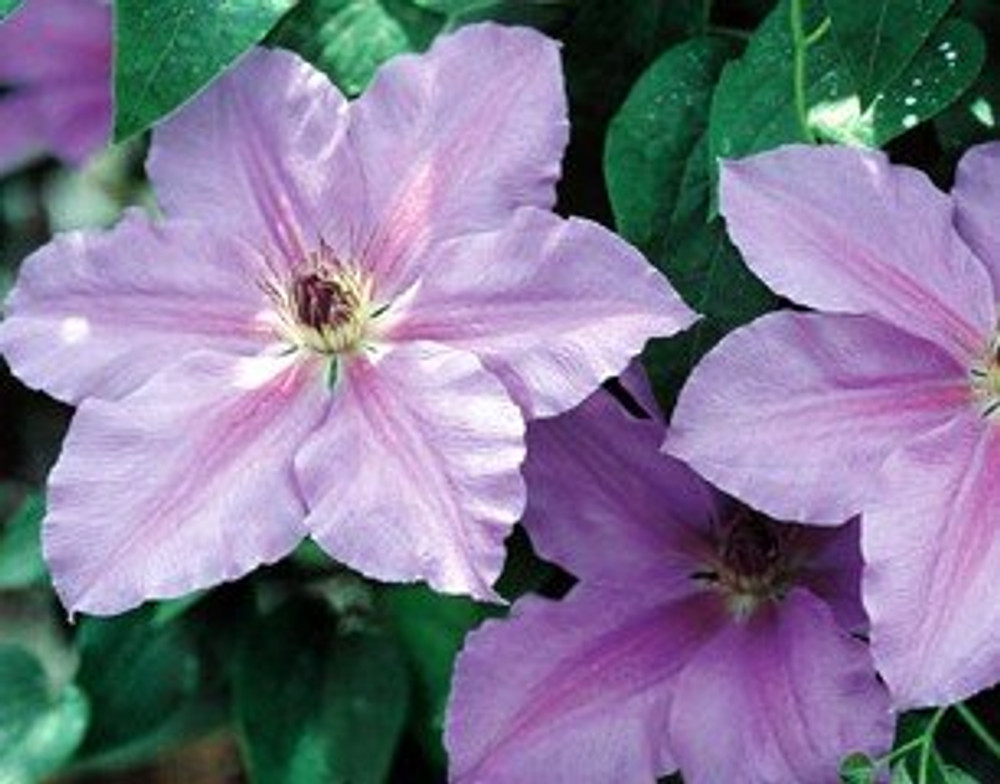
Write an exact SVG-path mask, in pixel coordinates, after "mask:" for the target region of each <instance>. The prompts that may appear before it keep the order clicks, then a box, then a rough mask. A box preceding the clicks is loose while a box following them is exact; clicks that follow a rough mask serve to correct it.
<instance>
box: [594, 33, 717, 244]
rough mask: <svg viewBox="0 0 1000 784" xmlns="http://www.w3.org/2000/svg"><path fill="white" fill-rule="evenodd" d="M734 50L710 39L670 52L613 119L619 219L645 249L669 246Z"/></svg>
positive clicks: (611, 171) (611, 183)
mask: <svg viewBox="0 0 1000 784" xmlns="http://www.w3.org/2000/svg"><path fill="white" fill-rule="evenodd" d="M732 54H733V47H732V45H730V44H729V43H727V42H725V41H722V40H718V39H712V38H701V39H693V40H691V41H688V42H686V43H683V44H681V45H679V46H676V47H674V48H672V49H670V50H668V51H667V52H666V53H665V54H664V55H663V56H661V57H660V58H659V59H658V60H657V61H656V62H654V63H653V65H652V66H651V67H650V68H649V69H648V70H647V71H646V72H645V73H644V74H643V75H642V77H641V78H640V79H639V80H638V81H637V82H636V83H635V85H634V86H633V88H632V91H631V93H630V94H629V96H628V98H627V99H626V101H625V103H624V104H623V105H622V108H621V109H620V110H619V112H618V114H617V115H616V116H615V118H614V119H613V120H612V122H611V125H610V127H609V129H608V138H607V144H606V146H605V152H604V174H605V178H606V180H607V186H608V192H609V194H610V197H611V207H612V210H613V211H614V216H615V222H616V225H617V226H618V229H619V231H620V232H621V233H622V234H623V235H625V237H627V238H628V239H629V240H631V241H632V242H634V243H635V244H637V245H639V246H640V247H642V248H644V249H646V250H647V251H652V250H655V249H656V248H657V247H659V246H662V245H664V244H667V245H669V244H670V239H671V238H670V235H671V233H672V232H671V229H672V228H676V227H674V226H672V222H673V216H674V212H675V210H676V209H677V206H678V203H679V202H680V201H681V198H682V188H683V186H684V184H685V173H686V171H687V169H688V166H689V163H690V160H691V157H692V155H693V154H694V152H695V150H696V148H697V147H698V145H699V144H700V143H701V140H702V137H703V136H704V134H705V130H706V128H707V124H708V111H709V106H710V105H711V99H712V91H713V89H714V88H715V82H716V80H717V79H718V77H719V73H720V72H721V70H722V67H723V66H724V65H725V63H726V62H727V61H728V59H729V58H730V57H731V56H732ZM703 217H705V218H707V215H705V216H703ZM665 235H666V236H665Z"/></svg>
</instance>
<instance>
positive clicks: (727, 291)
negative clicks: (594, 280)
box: [604, 39, 776, 405]
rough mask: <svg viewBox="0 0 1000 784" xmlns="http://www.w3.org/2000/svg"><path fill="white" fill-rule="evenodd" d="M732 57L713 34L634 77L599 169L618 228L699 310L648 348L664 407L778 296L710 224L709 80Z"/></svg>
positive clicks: (715, 224) (676, 50) (717, 223)
mask: <svg viewBox="0 0 1000 784" xmlns="http://www.w3.org/2000/svg"><path fill="white" fill-rule="evenodd" d="M731 53H732V49H731V47H730V46H729V45H728V44H726V43H723V42H720V41H717V40H714V39H695V40H692V41H689V42H687V43H684V44H681V45H680V46H677V47H674V48H673V49H670V50H669V51H667V52H666V54H664V55H663V56H662V57H660V59H659V60H657V61H656V62H655V63H654V64H653V66H652V67H650V68H649V70H647V71H646V73H645V74H643V76H642V78H641V79H640V80H639V81H638V82H637V83H636V85H635V87H634V88H633V89H632V92H631V93H630V94H629V97H628V99H627V100H626V102H625V104H624V105H623V106H622V109H621V111H620V112H619V113H618V115H617V116H616V117H615V119H614V121H613V122H612V124H611V129H610V131H609V134H608V142H607V147H606V153H605V166H604V168H605V176H606V178H607V182H608V190H609V193H610V195H611V203H612V207H613V209H614V213H615V219H616V222H617V224H618V227H619V230H620V231H621V232H622V234H624V236H625V237H626V238H627V239H629V240H631V241H632V242H634V243H636V244H637V245H638V246H639V247H640V248H642V249H643V250H644V251H646V253H647V255H649V257H650V258H651V259H652V260H653V262H654V263H655V264H656V265H657V267H659V268H660V269H661V270H662V271H663V272H664V274H666V276H667V277H668V278H669V279H670V281H671V282H672V283H673V285H674V286H675V287H676V288H677V290H678V291H679V292H680V293H681V295H682V296H683V297H685V299H686V300H687V301H688V303H689V304H690V305H691V306H692V307H693V308H694V309H695V310H696V311H698V312H699V313H702V314H704V316H705V318H704V319H702V320H701V321H700V322H699V323H698V324H696V325H695V326H694V327H693V328H692V329H690V330H689V331H688V332H686V333H685V334H684V335H682V336H680V337H678V338H672V339H671V340H669V341H665V342H656V343H654V344H652V345H651V347H650V350H649V352H648V353H647V356H646V359H647V365H648V366H649V369H650V374H651V377H652V380H653V383H654V387H655V388H656V389H657V392H658V394H659V395H660V397H661V399H662V400H663V401H664V402H665V403H667V404H668V405H669V403H670V399H671V397H672V396H673V395H674V394H675V393H676V391H677V389H678V388H679V386H680V384H681V383H682V382H683V381H684V378H685V377H686V376H687V373H688V371H689V370H690V368H691V367H692V366H693V364H694V363H695V362H697V360H698V359H699V358H700V357H701V355H702V354H703V353H704V352H705V351H707V350H708V349H709V348H710V347H711V346H712V345H713V344H714V343H715V341H716V340H718V339H719V338H720V337H721V336H722V335H723V334H725V332H727V331H728V330H730V329H732V328H734V327H735V326H738V325H739V324H742V323H744V322H746V321H748V320H750V319H752V318H754V317H755V316H757V315H760V314H761V313H763V312H765V311H766V310H768V309H770V308H772V307H774V305H775V302H776V300H775V298H774V296H773V295H772V294H771V293H770V292H769V291H768V290H767V289H766V288H765V287H764V286H763V284H761V283H760V282H759V281H758V280H757V279H756V278H755V277H754V276H753V275H752V274H751V273H750V272H749V270H747V268H746V266H745V265H744V264H743V262H742V261H741V260H740V257H739V254H738V253H737V252H736V250H735V249H734V248H733V246H732V244H731V243H730V242H729V240H728V239H727V237H726V234H725V230H724V227H723V226H722V224H721V221H719V220H713V221H711V222H709V220H708V215H709V194H710V183H709V176H708V173H709V161H708V141H707V136H706V128H707V125H708V118H709V109H710V105H711V100H712V90H713V87H714V84H715V80H716V78H717V77H718V74H719V72H720V71H721V70H722V69H723V67H724V65H725V63H726V62H727V60H728V57H729V56H730V55H731Z"/></svg>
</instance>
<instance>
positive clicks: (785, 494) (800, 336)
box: [664, 312, 971, 525]
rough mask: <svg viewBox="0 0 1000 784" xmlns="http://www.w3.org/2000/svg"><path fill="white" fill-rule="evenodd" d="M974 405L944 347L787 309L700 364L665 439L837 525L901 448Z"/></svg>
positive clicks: (788, 508)
mask: <svg viewBox="0 0 1000 784" xmlns="http://www.w3.org/2000/svg"><path fill="white" fill-rule="evenodd" d="M966 406H971V392H970V389H969V385H968V380H967V377H966V375H965V370H964V369H963V368H961V367H960V366H959V365H958V364H957V363H955V362H954V361H953V360H952V359H951V358H950V357H949V356H948V355H947V354H945V353H944V352H943V351H941V350H940V349H938V348H937V347H936V346H934V345H932V344H930V343H927V342H925V341H922V340H918V339H917V338H913V337H910V336H909V335H907V334H906V333H905V332H901V331H900V330H898V329H895V328H893V327H890V326H888V325H886V324H883V323H881V322H879V321H876V320H874V319H869V318H866V317H864V316H834V315H823V314H803V313H791V312H781V313H774V314H770V315H767V316H763V317H762V318H760V319H758V320H757V321H755V322H753V323H752V324H750V325H749V326H746V327H743V328H741V329H739V330H737V331H736V332H734V333H731V334H730V335H728V336H727V337H726V338H724V339H723V340H722V342H721V343H720V344H719V345H718V346H716V348H715V349H714V350H713V351H712V352H710V353H709V354H708V355H707V356H706V357H705V358H704V359H703V360H702V361H701V362H700V363H699V365H698V366H697V367H696V368H695V370H694V372H693V373H692V374H691V377H690V378H689V379H688V381H687V383H686V385H685V387H684V389H683V390H682V391H681V395H680V398H679V400H678V403H677V407H676V409H675V410H674V415H673V421H672V423H671V428H670V430H669V431H668V435H667V440H666V444H665V447H664V448H665V449H666V450H667V451H668V452H670V453H671V454H673V455H675V456H676V457H678V458H680V459H681V460H684V461H685V462H687V463H689V464H690V465H691V466H692V467H693V468H694V469H695V470H696V471H698V472H699V473H700V474H702V475H703V476H705V477H706V478H707V479H709V480H710V481H712V482H713V483H714V484H716V485H718V486H719V487H720V488H722V489H723V490H725V491H726V492H728V493H731V494H732V495H735V496H736V497H738V498H740V499H742V500H743V501H745V502H747V503H749V504H750V505H751V506H754V507H757V508H758V509H761V510H762V511H765V512H767V513H768V514H770V515H772V516H774V517H777V518H780V519H783V520H790V521H802V522H810V523H821V524H834V525H836V524H840V523H842V522H844V521H845V520H847V519H848V518H849V517H851V516H853V515H854V514H856V513H857V512H858V511H860V509H861V508H862V506H863V503H864V502H865V501H866V500H867V499H868V498H870V497H871V494H872V489H873V488H872V483H873V481H874V479H875V475H876V472H877V469H878V467H879V465H880V464H881V462H882V461H883V460H884V459H885V457H886V455H888V454H889V452H890V451H891V450H892V449H893V448H894V447H896V446H897V445H899V444H900V443H902V442H903V441H905V440H906V439H908V438H912V437H914V436H916V435H918V434H920V433H922V432H924V431H926V430H928V429H931V428H933V427H935V426H937V425H938V424H940V423H942V422H944V421H946V420H947V419H948V418H949V417H951V416H953V415H954V413H955V412H956V411H958V410H961V409H962V408H964V407H966Z"/></svg>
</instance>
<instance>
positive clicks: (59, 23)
mask: <svg viewBox="0 0 1000 784" xmlns="http://www.w3.org/2000/svg"><path fill="white" fill-rule="evenodd" d="M101 73H103V74H104V80H105V83H106V87H107V90H108V94H109V96H110V92H111V8H110V6H109V5H108V4H105V3H103V2H101V1H100V0H27V2H25V3H24V4H23V5H22V6H21V7H20V8H19V9H18V10H17V11H16V12H15V13H14V14H13V15H12V16H10V18H8V19H5V20H4V22H3V24H2V25H0V82H3V83H6V84H10V85H15V86H16V85H24V84H34V83H51V84H54V83H58V82H61V81H65V80H67V79H68V80H71V81H72V80H77V79H80V78H81V77H87V78H89V77H92V76H94V75H95V74H101Z"/></svg>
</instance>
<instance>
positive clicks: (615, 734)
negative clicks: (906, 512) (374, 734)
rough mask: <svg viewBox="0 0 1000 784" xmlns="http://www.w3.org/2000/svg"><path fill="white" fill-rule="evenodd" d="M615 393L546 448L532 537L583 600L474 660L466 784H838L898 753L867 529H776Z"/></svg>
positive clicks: (534, 441) (498, 630)
mask: <svg viewBox="0 0 1000 784" xmlns="http://www.w3.org/2000/svg"><path fill="white" fill-rule="evenodd" d="M662 438H663V427H662V425H660V424H658V423H656V422H654V421H652V420H637V419H633V418H631V417H630V416H629V415H627V414H625V413H624V412H623V411H622V409H621V408H620V407H619V406H618V405H617V404H616V403H615V402H614V401H613V400H612V398H611V397H610V396H609V395H607V394H606V393H603V392H598V393H597V394H595V395H593V396H592V397H591V398H590V399H589V400H588V401H587V402H586V403H585V404H583V405H582V406H581V407H579V408H578V409H576V410H574V411H571V412H570V413H568V414H565V415H563V416H562V417H559V418H558V419H554V420H547V421H543V422H537V423H532V424H531V426H530V427H529V430H528V442H529V450H528V460H527V463H526V466H525V476H526V478H527V482H528V491H529V496H528V499H529V500H528V510H527V513H526V515H525V526H526V527H527V529H528V531H529V532H530V534H531V537H532V541H533V542H534V543H535V545H536V547H537V549H538V550H539V552H540V553H541V554H542V555H543V556H544V557H546V558H548V559H550V560H552V561H554V562H556V563H559V564H562V565H564V566H566V567H567V568H568V569H570V570H572V572H573V573H574V574H575V575H576V576H577V577H579V579H580V582H579V583H578V585H577V586H576V587H574V588H573V590H572V591H571V592H570V593H569V594H568V596H567V597H566V598H564V599H563V600H562V601H559V602H553V601H549V600H545V599H541V598H537V597H529V598H525V599H521V600H520V601H518V602H517V603H516V604H515V605H514V608H513V613H512V617H511V618H510V619H509V620H503V621H490V622H487V623H486V624H485V625H484V626H482V627H481V628H480V629H478V630H477V631H475V632H473V633H472V634H471V635H470V637H469V638H468V639H467V641H466V645H465V649H464V650H463V652H462V653H461V654H460V656H459V658H458V661H457V664H456V670H455V677H454V681H453V684H452V696H451V702H450V705H449V712H448V720H447V725H446V744H447V747H448V750H449V753H450V759H451V774H452V775H451V780H452V781H454V782H456V784H529V783H530V782H537V781H546V782H552V784H586V783H588V782H593V783H594V784H598V783H600V782H609V781H614V782H621V784H652V782H654V781H655V780H656V779H657V778H658V777H660V776H663V775H666V774H667V773H670V772H671V771H673V770H675V769H676V768H678V767H679V768H680V770H681V772H682V774H683V776H684V780H685V781H686V782H691V783H692V784H699V782H704V783H705V784H715V782H722V781H725V782H730V781H741V782H778V781H781V782H784V781H795V782H800V783H801V784H811V783H812V782H829V781H834V780H836V778H837V770H838V765H839V762H840V760H841V759H842V758H843V757H844V756H846V755H847V754H849V753H851V752H854V751H863V752H868V753H870V754H879V753H882V752H884V751H885V750H886V749H888V748H889V746H890V745H891V742H892V724H893V722H892V717H891V713H890V709H889V699H888V695H887V694H886V692H885V689H884V687H883V686H882V685H881V684H880V683H879V682H878V680H877V677H876V674H875V669H874V665H873V663H872V660H871V656H870V653H869V651H868V648H867V645H866V644H865V643H863V642H861V641H860V640H858V639H856V638H855V637H854V636H852V634H853V633H854V632H857V631H861V630H863V628H864V625H865V618H864V613H863V611H862V609H861V602H860V597H859V595H858V590H859V585H858V583H859V577H860V568H861V559H860V553H859V549H858V527H857V525H856V523H851V524H848V525H845V526H843V527H841V528H834V529H825V528H817V527H808V526H799V525H792V524H781V523H774V522H772V521H770V520H768V519H766V518H764V517H763V516H761V515H758V514H756V513H754V512H752V511H751V510H749V509H748V508H747V507H744V506H741V505H740V504H738V503H736V502H734V501H732V500H731V499H729V498H728V497H725V496H723V495H722V494H720V493H718V492H717V491H715V490H714V489H713V488H712V487H711V486H710V485H709V484H708V483H706V482H705V481H704V480H702V479H701V478H700V477H699V476H698V475H696V474H695V473H694V472H693V471H691V470H690V469H689V468H687V467H686V466H685V465H683V464H682V463H680V462H679V461H677V460H674V459H673V458H670V457H667V456H665V455H662V454H661V453H660V451H659V447H660V442H661V441H662Z"/></svg>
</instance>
